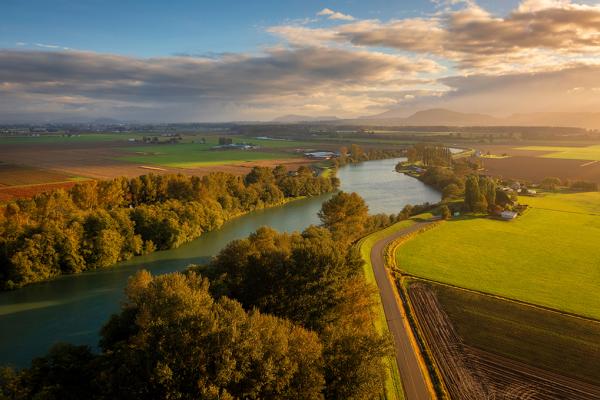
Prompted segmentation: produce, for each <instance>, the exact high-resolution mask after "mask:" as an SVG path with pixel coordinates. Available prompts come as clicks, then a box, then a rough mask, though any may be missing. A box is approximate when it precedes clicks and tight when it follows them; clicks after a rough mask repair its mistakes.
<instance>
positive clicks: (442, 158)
mask: <svg viewBox="0 0 600 400" xmlns="http://www.w3.org/2000/svg"><path fill="white" fill-rule="evenodd" d="M406 157H407V159H408V162H409V163H412V164H414V163H418V162H420V163H422V164H423V165H425V166H432V165H436V166H446V167H450V166H452V161H453V160H452V152H451V151H450V148H448V147H446V146H443V145H434V144H425V143H417V144H415V145H414V146H411V147H409V148H408V149H407V151H406Z"/></svg>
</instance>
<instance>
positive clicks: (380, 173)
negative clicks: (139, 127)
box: [0, 159, 440, 367]
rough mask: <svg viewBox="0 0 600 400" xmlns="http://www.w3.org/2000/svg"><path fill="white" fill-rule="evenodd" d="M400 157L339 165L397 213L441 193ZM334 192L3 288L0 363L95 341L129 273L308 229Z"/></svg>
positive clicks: (379, 205) (380, 205)
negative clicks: (255, 236)
mask: <svg viewBox="0 0 600 400" xmlns="http://www.w3.org/2000/svg"><path fill="white" fill-rule="evenodd" d="M398 161H399V160H398V159H394V160H379V161H369V162H365V163H362V164H358V165H349V166H345V167H343V168H340V170H339V171H338V177H339V178H340V180H341V189H342V190H344V191H347V192H357V193H358V194H360V195H361V196H362V197H363V198H364V199H365V200H366V202H367V204H368V205H369V209H370V212H371V213H382V212H384V213H398V212H399V211H400V210H401V209H402V207H404V206H405V205H406V204H420V203H424V202H430V203H435V202H437V201H439V200H440V195H439V193H438V192H436V191H435V190H433V189H431V188H429V187H427V186H425V185H424V184H423V183H421V182H420V181H418V180H416V179H413V178H410V177H408V176H405V175H403V174H398V173H397V172H395V171H394V166H395V165H396V163H397V162H398ZM330 197H331V194H327V195H323V196H318V197H313V198H309V199H303V200H298V201H294V202H291V203H288V204H286V205H284V206H281V207H275V208H270V209H266V210H260V211H256V212H252V213H250V214H248V215H245V216H242V217H239V218H236V219H234V220H232V221H229V222H228V223H226V224H225V225H224V226H223V227H222V228H221V229H219V230H218V231H214V232H208V233H205V234H204V235H202V236H201V237H200V238H198V239H196V240H194V241H193V242H190V243H188V244H185V245H183V246H181V247H180V248H178V249H173V250H166V251H160V252H156V253H153V254H149V255H145V256H139V257H134V258H133V259H131V260H129V261H126V262H122V263H120V264H118V265H116V266H114V267H112V268H110V269H105V270H101V271H93V272H87V273H83V274H80V275H68V276H63V277H60V278H58V279H55V280H52V281H49V282H44V283H39V284H34V285H31V286H27V287H25V288H23V289H20V290H16V291H13V292H3V293H0V365H5V364H10V365H13V366H17V367H23V366H27V365H29V362H30V360H31V359H32V358H33V357H36V356H39V355H43V354H45V353H46V352H47V351H48V349H49V348H50V346H51V345H52V344H53V343H56V342H60V341H62V342H70V343H74V344H87V345H90V346H92V347H94V348H95V347H96V344H97V342H98V332H99V330H100V328H101V326H102V325H103V324H104V323H105V322H106V321H107V319H108V317H109V316H110V315H111V314H112V313H114V312H116V311H118V309H119V302H120V301H121V299H122V293H123V288H124V287H125V285H126V283H127V278H128V277H129V276H130V275H132V274H133V273H134V272H135V271H137V270H139V269H142V268H145V269H148V270H150V271H151V272H152V273H153V274H162V273H167V272H173V271H180V270H183V269H184V268H185V267H186V266H187V265H189V264H193V263H203V262H205V261H207V260H208V259H209V258H210V257H211V256H212V255H214V254H216V253H217V252H218V251H219V250H220V249H222V248H223V247H224V246H225V245H226V244H227V243H228V242H230V241H231V240H234V239H239V238H243V237H245V236H247V235H248V234H250V233H251V232H253V231H255V230H256V229H257V228H259V227H261V226H264V225H268V226H271V227H273V228H275V229H277V230H279V231H287V232H291V231H300V230H303V229H304V228H306V227H307V226H309V225H310V224H318V223H319V219H318V217H317V212H318V211H319V210H320V208H321V204H322V203H323V201H325V200H327V199H328V198H330Z"/></svg>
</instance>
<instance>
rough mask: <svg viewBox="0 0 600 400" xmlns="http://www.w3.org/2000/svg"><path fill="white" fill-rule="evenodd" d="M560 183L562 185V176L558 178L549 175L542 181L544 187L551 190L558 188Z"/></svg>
mask: <svg viewBox="0 0 600 400" xmlns="http://www.w3.org/2000/svg"><path fill="white" fill-rule="evenodd" d="M560 185H562V181H561V180H560V178H556V177H547V178H544V179H543V180H542V182H541V187H542V189H546V190H551V191H555V190H556V188H557V187H559V186H560Z"/></svg>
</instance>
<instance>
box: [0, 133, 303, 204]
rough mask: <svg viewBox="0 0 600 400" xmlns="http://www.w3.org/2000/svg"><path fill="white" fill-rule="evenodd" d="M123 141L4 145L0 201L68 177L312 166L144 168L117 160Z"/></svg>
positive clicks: (297, 162)
mask: <svg viewBox="0 0 600 400" xmlns="http://www.w3.org/2000/svg"><path fill="white" fill-rule="evenodd" d="M122 147H123V143H122V142H95V143H67V144H65V143H60V144H54V143H40V144H33V145H32V144H22V143H15V144H3V145H2V146H0V201H9V200H13V199H16V198H29V197H32V196H34V195H36V194H38V193H42V192H45V191H49V190H53V189H57V188H69V187H71V186H73V185H74V184H75V182H66V181H67V180H68V179H69V178H71V177H75V176H77V177H84V178H91V179H111V178H115V177H118V176H126V177H129V178H133V177H136V176H140V175H145V174H179V173H180V174H184V175H197V176H202V175H206V174H209V173H211V172H228V173H231V174H235V175H244V174H247V173H248V172H249V171H250V169H251V168H252V167H254V166H267V167H274V166H276V165H279V164H282V165H284V166H285V167H286V168H287V169H288V170H295V169H298V168H299V167H300V166H301V165H309V164H311V161H310V160H303V159H298V158H294V159H283V160H268V161H256V162H240V163H235V164H230V165H215V166H206V167H198V168H171V167H160V168H156V167H154V166H146V165H142V164H135V163H128V162H125V161H118V160H116V159H115V158H116V157H119V156H122V153H121V152H120V151H119V150H118V149H119V148H122Z"/></svg>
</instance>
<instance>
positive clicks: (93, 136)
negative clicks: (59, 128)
mask: <svg viewBox="0 0 600 400" xmlns="http://www.w3.org/2000/svg"><path fill="white" fill-rule="evenodd" d="M143 136H144V135H143V134H140V133H82V134H80V135H72V136H65V135H61V134H56V135H46V134H45V135H41V136H0V145H11V144H25V145H28V144H29V145H36V144H73V143H102V142H117V141H122V142H126V141H127V140H128V139H129V138H134V139H141V138H142V137H143Z"/></svg>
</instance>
